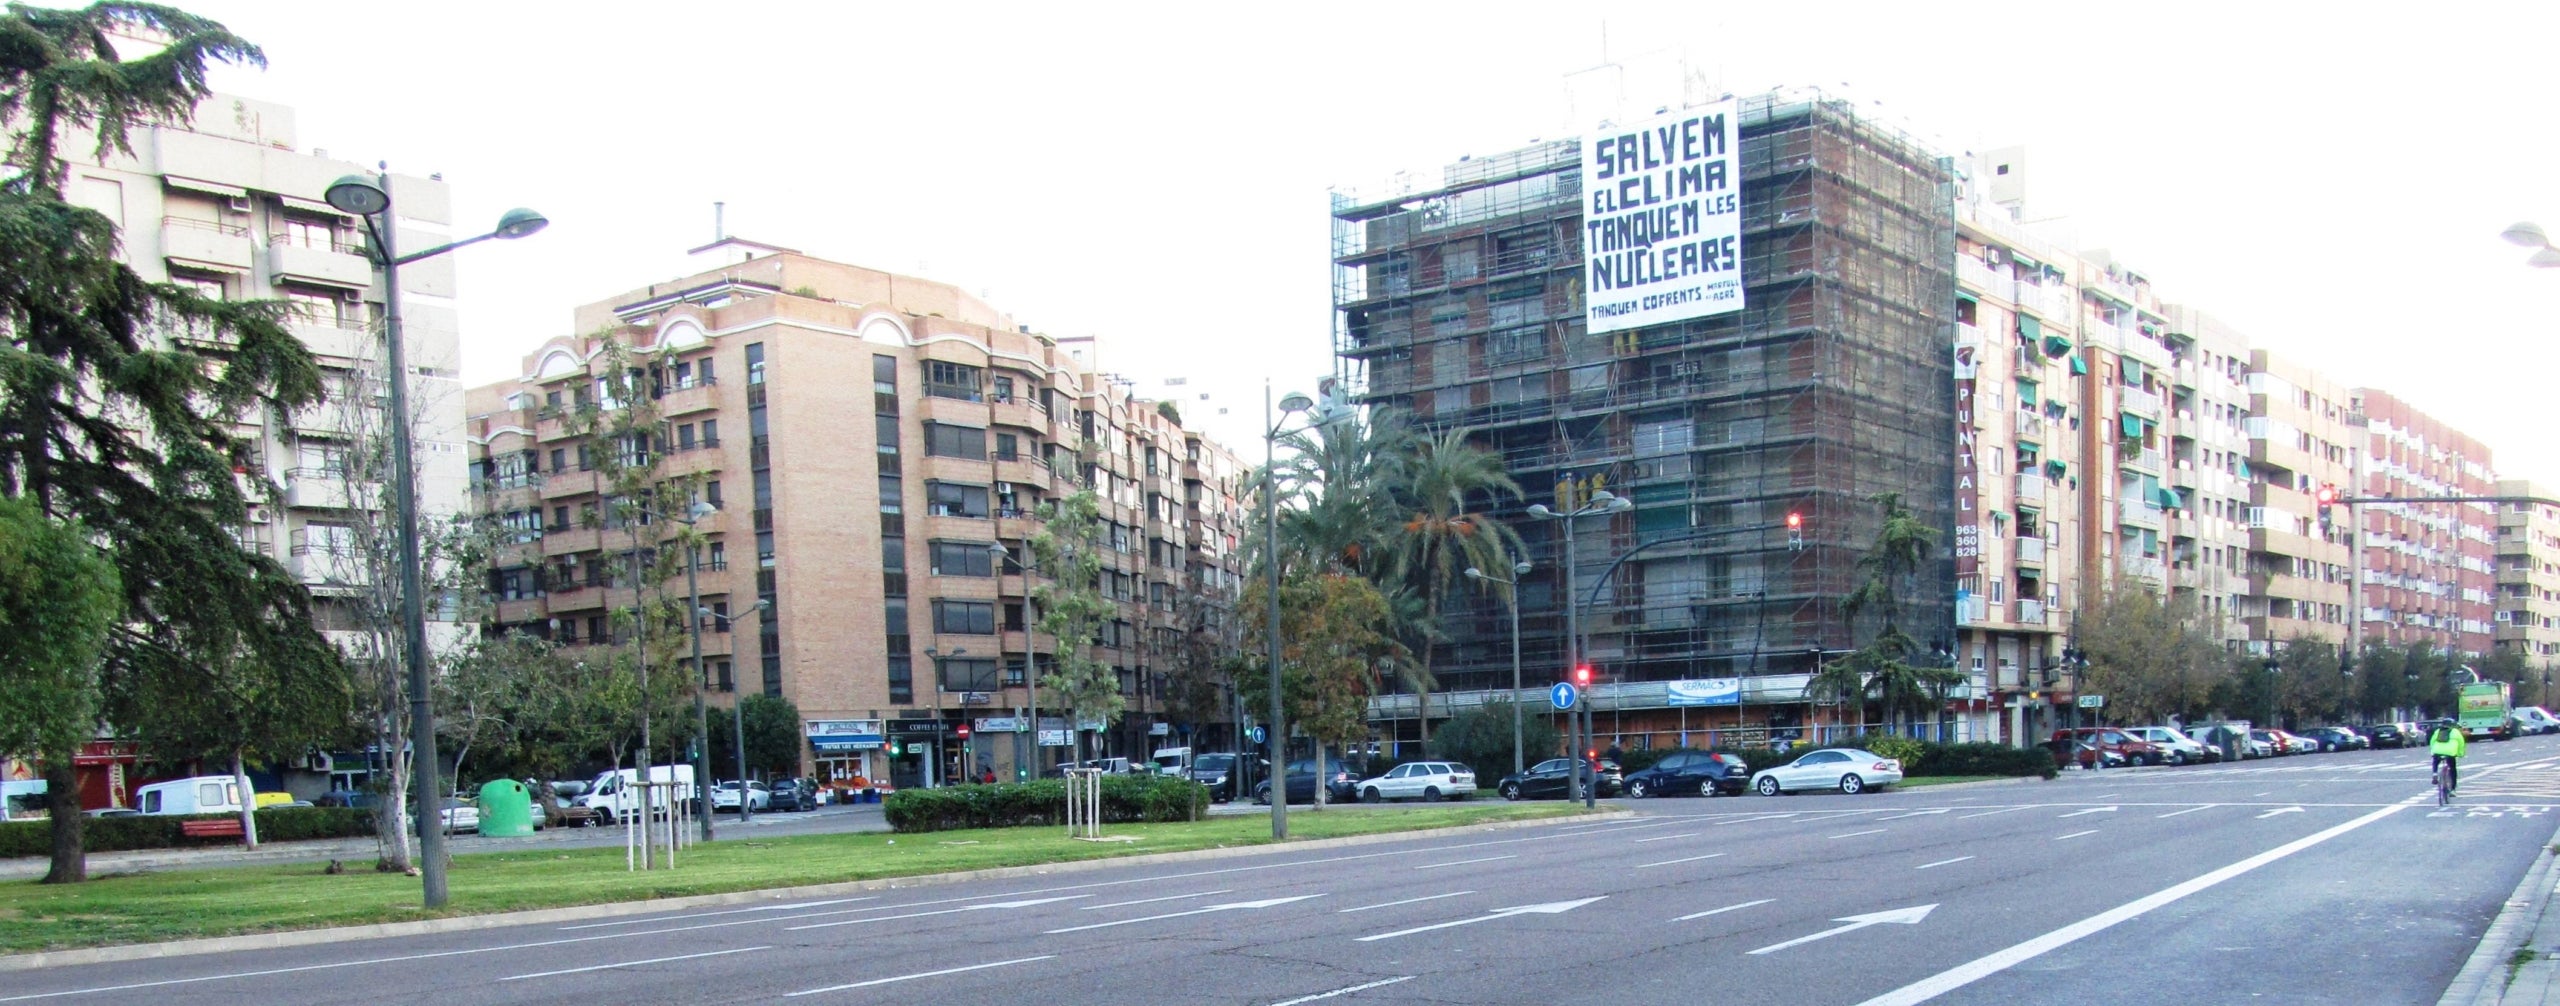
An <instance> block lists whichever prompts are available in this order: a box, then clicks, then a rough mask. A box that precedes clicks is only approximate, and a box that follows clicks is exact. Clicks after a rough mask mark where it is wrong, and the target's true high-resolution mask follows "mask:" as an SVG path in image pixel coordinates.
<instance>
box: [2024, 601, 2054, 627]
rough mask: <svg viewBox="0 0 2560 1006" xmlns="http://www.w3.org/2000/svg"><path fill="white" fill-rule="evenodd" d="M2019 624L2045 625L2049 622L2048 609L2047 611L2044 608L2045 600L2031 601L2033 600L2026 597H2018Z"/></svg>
mask: <svg viewBox="0 0 2560 1006" xmlns="http://www.w3.org/2000/svg"><path fill="white" fill-rule="evenodd" d="M2018 624H2020V625H2045V624H2049V616H2048V614H2047V612H2046V611H2045V609H2044V602H2043V601H2031V600H2027V599H2025V598H2020V599H2018Z"/></svg>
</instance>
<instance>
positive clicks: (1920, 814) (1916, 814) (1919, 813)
mask: <svg viewBox="0 0 2560 1006" xmlns="http://www.w3.org/2000/svg"><path fill="white" fill-rule="evenodd" d="M1953 809H1955V808H1953V807H1932V808H1929V809H1928V810H1915V811H1912V812H1911V813H1908V814H1895V815H1894V816H1892V817H1879V818H1877V819H1876V820H1878V821H1899V820H1902V819H1903V818H1906V817H1926V816H1928V815H1930V814H1944V813H1946V812H1948V811H1950V810H1953Z"/></svg>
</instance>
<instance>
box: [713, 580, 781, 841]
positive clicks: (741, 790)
mask: <svg viewBox="0 0 2560 1006" xmlns="http://www.w3.org/2000/svg"><path fill="white" fill-rule="evenodd" d="M771 607H773V602H772V601H768V600H765V599H763V598H757V599H756V603H754V604H750V605H748V606H747V609H746V610H745V611H743V612H740V613H739V614H738V615H733V616H731V617H730V621H732V622H735V621H736V620H737V619H738V618H739V617H741V616H744V615H753V614H758V613H761V612H763V611H765V610H766V609H768V608H771ZM697 617H699V611H698V609H697ZM730 628H731V629H732V630H734V629H735V628H736V626H735V625H732V626H731V627H730ZM757 631H759V632H761V631H763V623H762V620H761V619H759V620H758V623H757ZM731 638H733V639H734V638H736V637H735V635H734V634H733V635H732V636H731ZM730 649H731V650H732V651H735V650H736V649H737V647H735V646H732V647H730ZM699 662H700V661H698V660H697V661H696V663H699ZM736 667H737V662H736V660H735V658H732V659H731V661H730V668H731V670H730V672H729V746H730V747H731V748H732V749H734V750H735V751H736V752H737V755H738V823H739V824H745V823H747V820H748V819H749V818H752V817H754V816H756V809H755V808H753V807H750V806H747V704H746V701H745V700H746V692H745V691H744V690H742V689H740V688H739V687H738V674H737V671H736ZM703 736H704V739H705V740H708V739H710V735H709V734H708V733H706V734H704V735H703ZM703 816H704V817H709V816H711V815H710V814H709V813H705V814H704V815H703Z"/></svg>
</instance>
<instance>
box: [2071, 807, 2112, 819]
mask: <svg viewBox="0 0 2560 1006" xmlns="http://www.w3.org/2000/svg"><path fill="white" fill-rule="evenodd" d="M2119 809H2121V808H2118V807H2114V806H2107V807H2091V808H2089V809H2087V810H2075V811H2072V812H2071V813H2068V814H2058V815H2055V819H2056V820H2059V819H2061V818H2065V817H2079V816H2081V815H2084V814H2113V813H2115V812H2116V811H2117V810H2119Z"/></svg>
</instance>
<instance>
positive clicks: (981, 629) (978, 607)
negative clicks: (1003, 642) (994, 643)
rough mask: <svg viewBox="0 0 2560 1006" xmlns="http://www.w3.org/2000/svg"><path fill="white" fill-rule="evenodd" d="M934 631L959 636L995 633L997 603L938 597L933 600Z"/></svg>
mask: <svg viewBox="0 0 2560 1006" xmlns="http://www.w3.org/2000/svg"><path fill="white" fill-rule="evenodd" d="M933 631H935V632H939V633H947V634H951V635H959V636H992V635H995V633H996V606H995V603H994V602H992V601H946V600H942V599H939V598H937V599H935V600H934V602H933Z"/></svg>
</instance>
